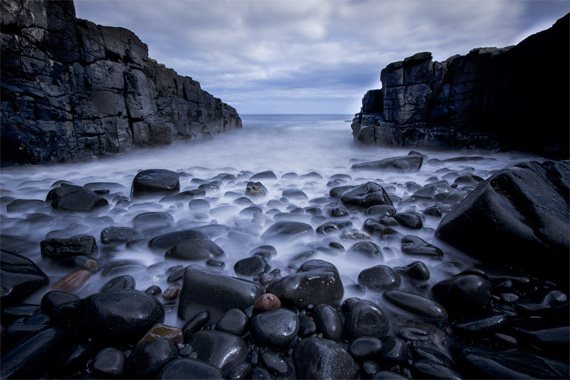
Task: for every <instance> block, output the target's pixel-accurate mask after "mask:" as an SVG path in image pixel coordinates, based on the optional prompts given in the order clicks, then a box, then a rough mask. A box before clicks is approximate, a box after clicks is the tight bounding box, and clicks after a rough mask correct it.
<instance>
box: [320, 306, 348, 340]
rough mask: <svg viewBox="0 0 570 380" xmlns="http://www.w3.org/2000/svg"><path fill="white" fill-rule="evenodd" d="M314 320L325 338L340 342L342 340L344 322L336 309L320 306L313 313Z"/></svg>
mask: <svg viewBox="0 0 570 380" xmlns="http://www.w3.org/2000/svg"><path fill="white" fill-rule="evenodd" d="M313 320H314V321H315V324H316V326H317V329H318V330H319V332H320V333H322V334H323V338H325V339H330V340H335V341H338V340H340V339H341V338H342V332H343V331H342V320H341V319H340V315H339V314H338V312H337V311H336V309H335V308H334V307H332V306H331V305H327V304H319V305H317V306H316V307H315V309H314V311H313Z"/></svg>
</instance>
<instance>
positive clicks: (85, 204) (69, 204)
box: [46, 183, 109, 212]
mask: <svg viewBox="0 0 570 380" xmlns="http://www.w3.org/2000/svg"><path fill="white" fill-rule="evenodd" d="M46 202H48V203H50V202H51V207H52V208H53V209H55V210H61V211H72V212H91V211H94V210H98V209H101V208H103V207H105V206H107V205H108V204H109V202H107V200H106V199H105V198H103V197H100V196H99V195H97V194H95V193H94V192H93V191H91V190H89V189H86V188H84V187H81V186H75V185H68V184H65V183H64V184H61V186H59V187H58V188H55V189H52V190H50V192H49V193H48V194H47V197H46Z"/></svg>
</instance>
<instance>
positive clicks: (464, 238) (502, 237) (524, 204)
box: [436, 161, 570, 284]
mask: <svg viewBox="0 0 570 380" xmlns="http://www.w3.org/2000/svg"><path fill="white" fill-rule="evenodd" d="M569 185H570V163H569V162H568V161H558V162H556V161H546V162H543V163H539V162H535V161H530V162H524V163H520V164H517V165H514V166H512V167H509V168H506V169H503V170H501V171H500V172H498V173H496V174H494V175H493V176H491V177H490V178H488V179H487V180H486V181H484V182H483V183H481V184H480V185H478V186H477V187H476V188H475V190H473V191H472V192H471V193H470V194H469V196H468V197H467V198H466V199H465V200H463V201H462V202H461V203H459V204H458V205H457V206H456V207H454V208H453V209H452V211H451V212H450V213H448V214H447V215H446V216H445V217H444V218H443V219H442V221H441V222H440V224H439V226H438V228H437V230H436V236H437V237H438V238H440V239H441V240H443V241H445V242H446V243H449V244H451V245H453V246H454V247H456V248H458V249H460V250H461V251H463V252H465V253H467V254H468V255H471V256H473V257H474V258H476V259H479V260H482V261H485V262H488V263H499V264H508V265H513V266H515V267H519V268H523V269H525V270H528V271H529V272H531V273H534V274H535V275H540V276H544V277H546V278H547V279H552V280H554V281H558V282H560V284H567V283H568V270H567V268H568V264H569V257H570V255H569V254H568V252H569V251H570V236H569V234H568V231H569V230H570V208H569V206H568V205H569V199H568V197H569V190H568V189H569Z"/></svg>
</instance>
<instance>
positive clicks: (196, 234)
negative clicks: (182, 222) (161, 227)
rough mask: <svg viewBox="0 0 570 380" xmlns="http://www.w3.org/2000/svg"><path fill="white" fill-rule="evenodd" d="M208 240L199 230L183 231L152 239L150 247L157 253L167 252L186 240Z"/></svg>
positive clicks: (149, 243)
mask: <svg viewBox="0 0 570 380" xmlns="http://www.w3.org/2000/svg"><path fill="white" fill-rule="evenodd" d="M207 238H208V237H207V236H206V235H205V234H204V233H202V232H200V231H197V230H182V231H175V232H168V233H165V234H162V235H159V236H157V237H155V238H153V239H151V240H150V241H149V242H148V246H149V247H150V248H152V249H153V250H156V251H166V250H169V249H170V248H172V247H174V246H176V245H177V244H179V243H182V242H183V241H185V240H191V239H207Z"/></svg>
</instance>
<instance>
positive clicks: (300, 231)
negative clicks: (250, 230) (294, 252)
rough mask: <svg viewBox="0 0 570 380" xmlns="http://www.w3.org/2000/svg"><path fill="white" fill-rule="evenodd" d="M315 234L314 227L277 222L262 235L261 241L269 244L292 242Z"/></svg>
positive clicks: (299, 223) (304, 224) (296, 223)
mask: <svg viewBox="0 0 570 380" xmlns="http://www.w3.org/2000/svg"><path fill="white" fill-rule="evenodd" d="M314 233H315V231H314V230H313V227H311V225H309V224H306V223H301V222H277V223H275V224H273V225H272V226H271V227H269V228H268V229H267V230H266V231H265V232H264V233H263V234H262V235H261V239H262V240H265V241H269V242H291V241H293V240H296V239H298V238H301V237H305V236H312V235H314Z"/></svg>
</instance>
